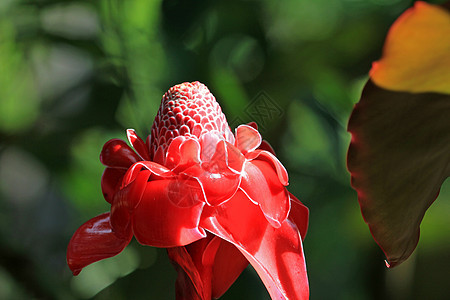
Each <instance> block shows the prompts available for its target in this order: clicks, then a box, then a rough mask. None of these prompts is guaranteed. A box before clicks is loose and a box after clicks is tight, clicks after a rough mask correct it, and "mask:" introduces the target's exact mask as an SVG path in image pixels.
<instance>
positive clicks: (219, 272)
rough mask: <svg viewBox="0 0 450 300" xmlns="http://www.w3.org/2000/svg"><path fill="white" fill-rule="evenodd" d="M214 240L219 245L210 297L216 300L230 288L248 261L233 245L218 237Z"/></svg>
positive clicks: (215, 257)
mask: <svg viewBox="0 0 450 300" xmlns="http://www.w3.org/2000/svg"><path fill="white" fill-rule="evenodd" d="M216 239H217V241H218V242H219V243H220V244H219V245H218V246H217V250H216V253H215V256H214V263H213V270H212V297H213V298H215V299H218V298H220V297H221V296H222V295H223V294H224V293H225V292H226V291H227V290H228V289H229V288H230V286H231V285H232V284H233V283H234V282H235V281H236V279H237V278H238V277H239V275H240V274H241V273H242V271H244V269H245V268H246V267H247V266H248V260H247V259H246V258H245V257H244V256H243V255H242V254H241V252H240V251H239V250H238V249H237V248H236V247H235V246H234V245H233V244H231V243H229V242H227V241H226V240H222V239H219V238H218V237H216ZM211 245H212V243H211ZM210 247H211V246H210ZM207 250H208V249H207ZM205 253H207V251H205Z"/></svg>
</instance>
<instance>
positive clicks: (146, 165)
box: [122, 161, 175, 187]
mask: <svg viewBox="0 0 450 300" xmlns="http://www.w3.org/2000/svg"><path fill="white" fill-rule="evenodd" d="M144 169H146V170H148V171H150V172H151V173H152V174H153V175H156V176H157V177H158V178H167V177H173V176H175V174H174V173H172V171H170V170H169V169H167V168H166V167H164V166H162V165H160V164H157V163H155V162H152V161H140V162H137V163H135V164H134V165H132V166H131V167H130V168H129V169H128V170H127V172H126V173H125V175H124V177H123V181H122V187H125V186H126V185H128V184H129V183H130V182H132V181H133V180H134V179H135V178H136V177H137V176H138V174H139V173H140V172H141V171H142V170H144Z"/></svg>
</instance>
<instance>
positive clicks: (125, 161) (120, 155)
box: [100, 139, 142, 168]
mask: <svg viewBox="0 0 450 300" xmlns="http://www.w3.org/2000/svg"><path fill="white" fill-rule="evenodd" d="M140 160H142V159H141V158H140V157H139V155H137V154H136V152H134V151H133V149H131V147H130V146H128V145H127V144H126V143H125V142H124V141H122V140H119V139H112V140H109V141H108V142H106V143H105V145H104V146H103V149H102V152H101V153H100V162H101V163H102V164H104V165H105V166H107V167H113V168H128V167H130V166H131V165H132V164H134V163H135V162H138V161H140Z"/></svg>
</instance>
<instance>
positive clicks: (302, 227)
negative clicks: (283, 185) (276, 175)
mask: <svg viewBox="0 0 450 300" xmlns="http://www.w3.org/2000/svg"><path fill="white" fill-rule="evenodd" d="M289 198H290V199H291V210H290V211H289V216H288V218H289V220H291V221H292V222H293V223H294V224H295V225H297V228H298V230H299V231H300V236H301V237H302V240H304V239H305V236H306V232H307V231H308V220H309V209H308V208H307V207H306V206H305V205H303V203H301V202H300V200H298V199H297V198H296V197H295V196H294V195H292V194H291V193H289Z"/></svg>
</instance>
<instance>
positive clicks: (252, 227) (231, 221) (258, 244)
mask: <svg viewBox="0 0 450 300" xmlns="http://www.w3.org/2000/svg"><path fill="white" fill-rule="evenodd" d="M201 226H202V227H203V228H204V229H206V230H208V231H210V232H211V233H213V234H215V235H217V236H219V237H221V238H223V239H225V240H227V241H228V242H230V243H232V244H233V245H235V246H236V247H237V248H238V249H239V250H240V251H241V253H242V254H243V255H244V256H245V257H246V258H247V260H248V261H249V262H250V263H251V264H252V266H253V267H254V268H255V270H256V271H257V272H258V274H259V276H260V278H261V280H262V281H263V283H264V285H265V286H266V288H267V289H268V291H269V294H270V296H271V297H272V299H308V297H309V288H308V279H307V275H306V265H305V258H304V255H303V248H302V241H301V238H300V234H299V231H298V228H297V227H296V225H295V224H294V223H292V222H291V221H290V220H289V219H287V220H285V221H284V222H283V223H282V224H281V226H280V227H279V228H274V227H273V226H270V225H269V224H268V223H267V221H266V219H265V218H264V216H263V214H262V213H261V211H260V210H259V209H258V208H257V207H256V206H255V205H254V204H253V203H251V202H250V201H248V199H247V197H246V196H245V194H244V193H243V192H240V191H238V193H236V195H235V196H234V197H233V198H232V199H231V200H230V201H228V202H226V203H224V204H223V205H221V206H218V207H214V208H210V207H208V208H205V215H204V218H202V221H201Z"/></svg>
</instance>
